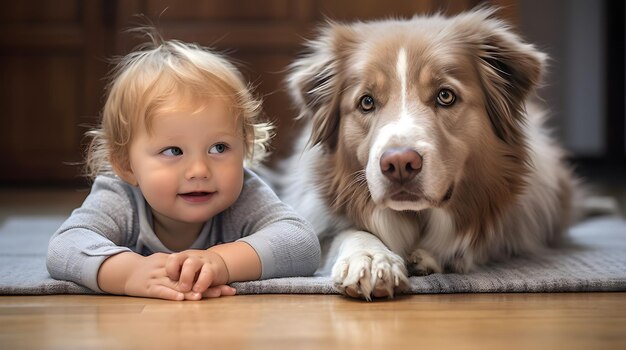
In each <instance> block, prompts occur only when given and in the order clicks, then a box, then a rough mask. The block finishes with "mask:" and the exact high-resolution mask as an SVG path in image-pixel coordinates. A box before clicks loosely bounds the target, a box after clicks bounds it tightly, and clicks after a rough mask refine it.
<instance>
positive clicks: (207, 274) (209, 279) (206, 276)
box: [193, 264, 215, 293]
mask: <svg viewBox="0 0 626 350" xmlns="http://www.w3.org/2000/svg"><path fill="white" fill-rule="evenodd" d="M214 278H215V276H214V274H213V270H212V269H211V268H210V265H209V264H204V265H202V270H200V274H198V279H197V280H196V283H195V284H194V285H193V291H194V292H197V293H204V291H205V290H206V289H207V288H209V286H210V285H211V283H213V280H214Z"/></svg>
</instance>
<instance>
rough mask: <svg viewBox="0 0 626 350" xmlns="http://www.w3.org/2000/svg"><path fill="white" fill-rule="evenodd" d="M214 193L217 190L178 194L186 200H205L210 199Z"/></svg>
mask: <svg viewBox="0 0 626 350" xmlns="http://www.w3.org/2000/svg"><path fill="white" fill-rule="evenodd" d="M214 193H215V192H202V191H196V192H187V193H179V194H178V195H179V196H181V197H182V198H183V199H184V200H187V201H189V202H204V201H207V200H209V198H211V197H212V196H213V194H214Z"/></svg>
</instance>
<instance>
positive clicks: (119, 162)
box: [109, 157, 138, 186]
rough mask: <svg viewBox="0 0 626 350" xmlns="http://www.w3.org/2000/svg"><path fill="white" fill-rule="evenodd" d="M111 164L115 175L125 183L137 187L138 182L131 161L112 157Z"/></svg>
mask: <svg viewBox="0 0 626 350" xmlns="http://www.w3.org/2000/svg"><path fill="white" fill-rule="evenodd" d="M109 162H110V163H111V168H112V169H113V172H114V173H115V175H117V176H119V177H120V178H121V179H122V180H124V181H125V182H127V183H129V184H131V185H133V186H137V185H138V182H137V179H136V178H135V174H134V173H133V170H132V168H131V166H130V161H129V160H128V159H117V157H110V158H109Z"/></svg>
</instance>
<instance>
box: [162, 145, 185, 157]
mask: <svg viewBox="0 0 626 350" xmlns="http://www.w3.org/2000/svg"><path fill="white" fill-rule="evenodd" d="M161 154H162V155H164V156H170V157H176V156H180V155H182V154H183V150H182V149H180V147H169V148H166V149H164V150H163V151H161Z"/></svg>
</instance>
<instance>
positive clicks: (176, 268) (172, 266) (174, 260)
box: [165, 253, 187, 281]
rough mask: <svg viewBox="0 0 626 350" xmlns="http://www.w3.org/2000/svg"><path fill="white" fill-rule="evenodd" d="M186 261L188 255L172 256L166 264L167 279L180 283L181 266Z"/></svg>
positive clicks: (177, 254) (178, 254) (176, 254)
mask: <svg viewBox="0 0 626 350" xmlns="http://www.w3.org/2000/svg"><path fill="white" fill-rule="evenodd" d="M186 259H187V255H186V254H184V253H174V254H170V255H169V256H168V257H167V261H166V262H165V272H166V273H167V277H169V278H170V279H171V280H172V281H178V279H179V278H180V270H181V266H182V265H183V263H184V262H185V260H186Z"/></svg>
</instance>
